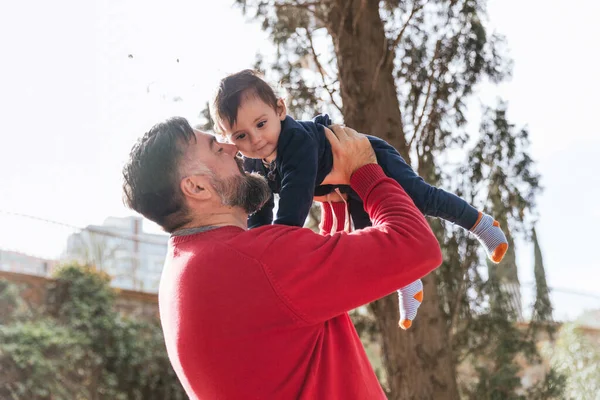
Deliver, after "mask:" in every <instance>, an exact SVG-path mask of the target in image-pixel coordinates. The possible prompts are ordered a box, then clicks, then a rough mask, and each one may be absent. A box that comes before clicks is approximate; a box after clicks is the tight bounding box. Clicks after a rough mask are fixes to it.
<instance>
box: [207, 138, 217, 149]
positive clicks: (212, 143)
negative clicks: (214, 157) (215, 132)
mask: <svg viewBox="0 0 600 400" xmlns="http://www.w3.org/2000/svg"><path fill="white" fill-rule="evenodd" d="M215 143H217V138H216V137H214V136H211V137H210V139H209V143H208V145H209V146H210V150H211V151H213V148H214V147H215Z"/></svg>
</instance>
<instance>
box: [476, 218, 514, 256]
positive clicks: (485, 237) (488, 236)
mask: <svg viewBox="0 0 600 400" xmlns="http://www.w3.org/2000/svg"><path fill="white" fill-rule="evenodd" d="M471 232H473V234H474V235H475V236H476V237H477V239H478V240H479V243H481V244H482V245H483V248H484V249H485V252H486V253H487V256H488V258H489V259H490V260H492V262H494V263H496V264H497V263H499V262H500V261H502V259H503V258H504V255H505V254H506V250H507V249H508V240H506V236H505V235H504V232H502V229H500V223H499V222H498V221H496V220H494V218H492V217H491V216H489V215H487V214H484V213H482V212H479V218H477V222H475V225H474V226H473V228H471Z"/></svg>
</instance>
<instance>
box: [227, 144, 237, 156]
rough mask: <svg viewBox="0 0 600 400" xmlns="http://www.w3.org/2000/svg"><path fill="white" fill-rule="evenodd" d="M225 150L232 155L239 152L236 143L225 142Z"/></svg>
mask: <svg viewBox="0 0 600 400" xmlns="http://www.w3.org/2000/svg"><path fill="white" fill-rule="evenodd" d="M223 150H225V153H227V154H229V155H231V156H235V155H236V154H237V153H238V148H237V147H236V145H235V144H229V143H223Z"/></svg>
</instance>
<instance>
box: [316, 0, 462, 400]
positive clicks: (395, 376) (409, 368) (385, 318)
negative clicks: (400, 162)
mask: <svg viewBox="0 0 600 400" xmlns="http://www.w3.org/2000/svg"><path fill="white" fill-rule="evenodd" d="M332 2H333V3H334V4H332V7H331V8H330V10H331V11H330V14H329V15H328V17H327V29H328V31H329V33H330V35H331V36H332V38H333V43H334V46H335V52H336V56H337V63H338V68H339V80H340V91H341V97H342V100H343V104H344V106H343V113H344V120H345V123H346V124H347V125H348V126H351V127H352V128H354V129H356V130H358V131H360V132H364V133H369V134H372V135H376V136H379V137H381V138H382V139H384V140H386V141H388V142H389V143H390V144H392V145H393V146H394V147H395V148H396V149H397V150H398V151H399V152H400V153H401V154H402V155H403V157H405V159H406V160H407V161H408V162H410V158H409V156H408V149H407V146H406V138H405V136H404V132H403V125H402V116H401V111H400V105H399V102H398V97H397V91H396V85H395V80H394V75H393V69H394V67H393V62H392V61H393V60H390V59H389V58H388V57H392V58H393V57H394V52H393V50H390V49H389V45H388V40H387V39H386V36H385V31H384V25H383V22H382V21H381V18H380V16H379V1H377V0H348V1H341V0H332ZM375 77H376V79H374V78H375ZM423 283H424V286H425V288H424V291H425V300H424V303H423V304H422V305H421V308H420V310H419V315H418V316H417V319H416V321H415V323H414V325H413V327H411V328H410V329H409V330H408V331H403V330H401V329H400V328H399V327H398V320H399V314H398V298H397V295H396V294H395V293H394V294H392V295H390V296H388V297H386V298H384V299H381V300H378V301H376V302H374V303H372V304H371V305H370V309H371V310H372V312H373V313H374V315H375V317H376V319H377V321H378V324H379V326H380V328H381V334H382V341H383V343H382V351H383V356H384V358H383V363H384V366H385V370H386V373H387V381H388V385H389V389H390V393H389V398H390V399H419V400H425V399H436V400H438V399H457V398H458V391H457V385H456V379H455V375H454V365H453V360H452V354H451V350H450V347H449V345H448V333H447V331H446V328H445V324H444V320H443V317H444V316H443V314H442V311H441V309H440V306H439V301H440V300H439V296H438V294H437V291H436V284H435V276H434V274H430V275H429V276H427V277H426V278H425V279H423Z"/></svg>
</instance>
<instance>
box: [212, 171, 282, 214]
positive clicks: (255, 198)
mask: <svg viewBox="0 0 600 400" xmlns="http://www.w3.org/2000/svg"><path fill="white" fill-rule="evenodd" d="M212 183H213V185H214V187H215V190H216V191H217V193H218V194H219V196H221V201H222V202H223V205H226V206H229V207H240V208H242V209H243V210H244V211H245V212H247V213H248V214H252V213H255V212H256V211H258V210H260V209H261V208H262V206H263V205H265V203H266V202H267V201H268V200H269V198H270V197H271V189H270V188H269V184H268V183H267V180H266V179H265V178H264V177H262V176H260V175H258V174H246V173H243V174H242V175H235V176H230V177H228V178H224V179H219V178H217V177H214V178H213V182H212Z"/></svg>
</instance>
